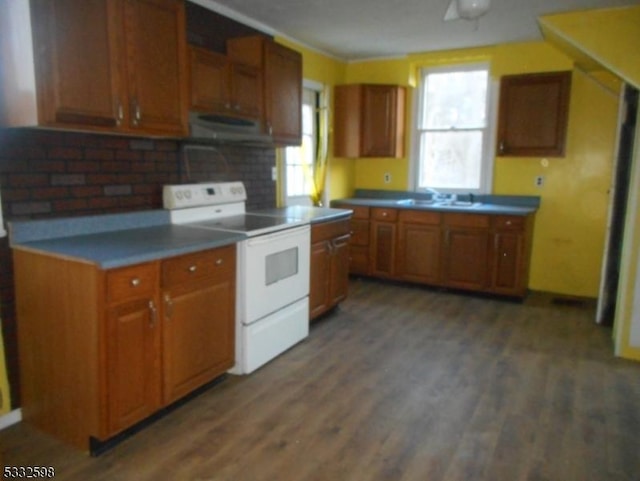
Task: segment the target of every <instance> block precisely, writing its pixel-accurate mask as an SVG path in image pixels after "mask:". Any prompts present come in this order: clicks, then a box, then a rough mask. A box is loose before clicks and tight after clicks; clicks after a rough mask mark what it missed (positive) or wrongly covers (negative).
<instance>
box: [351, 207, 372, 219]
mask: <svg viewBox="0 0 640 481" xmlns="http://www.w3.org/2000/svg"><path fill="white" fill-rule="evenodd" d="M348 208H349V209H352V210H353V215H352V218H354V219H368V218H369V210H370V209H369V207H363V206H354V205H350V206H349V207H348Z"/></svg>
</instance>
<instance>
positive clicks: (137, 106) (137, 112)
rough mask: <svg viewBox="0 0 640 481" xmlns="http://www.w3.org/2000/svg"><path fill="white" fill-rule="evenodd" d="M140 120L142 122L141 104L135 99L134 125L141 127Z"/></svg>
mask: <svg viewBox="0 0 640 481" xmlns="http://www.w3.org/2000/svg"><path fill="white" fill-rule="evenodd" d="M140 120H142V112H141V110H140V104H139V103H138V100H137V99H135V100H134V101H133V125H139V124H140Z"/></svg>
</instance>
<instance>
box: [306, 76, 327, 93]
mask: <svg viewBox="0 0 640 481" xmlns="http://www.w3.org/2000/svg"><path fill="white" fill-rule="evenodd" d="M302 88H303V89H308V90H313V91H315V92H322V91H323V90H324V84H323V83H320V82H318V81H317V80H311V79H306V78H305V79H302Z"/></svg>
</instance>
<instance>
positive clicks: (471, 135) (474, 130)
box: [415, 65, 491, 192]
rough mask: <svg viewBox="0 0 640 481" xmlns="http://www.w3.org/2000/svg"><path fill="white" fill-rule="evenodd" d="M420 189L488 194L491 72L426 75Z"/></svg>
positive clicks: (458, 69) (420, 109)
mask: <svg viewBox="0 0 640 481" xmlns="http://www.w3.org/2000/svg"><path fill="white" fill-rule="evenodd" d="M420 89H421V91H420V102H419V107H418V111H417V115H418V118H417V122H416V125H417V126H418V127H417V132H416V138H417V149H416V151H417V159H415V169H416V171H415V178H416V188H417V189H418V190H420V189H428V188H431V189H437V190H442V191H444V192H457V191H461V192H482V191H486V190H487V186H488V184H489V181H490V179H488V176H489V174H490V171H491V170H490V165H489V163H490V162H491V159H490V155H489V154H490V150H491V149H489V148H488V142H489V130H490V129H489V127H490V125H489V123H490V122H489V108H488V106H489V95H488V94H489V71H488V66H486V65H483V66H472V67H468V66H467V67H452V68H451V69H437V70H424V71H423V74H422V83H421V86H420Z"/></svg>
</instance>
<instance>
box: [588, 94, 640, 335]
mask: <svg viewBox="0 0 640 481" xmlns="http://www.w3.org/2000/svg"><path fill="white" fill-rule="evenodd" d="M637 116H638V89H636V88H635V87H633V86H631V85H626V86H625V88H624V91H623V93H622V98H621V106H620V117H619V118H620V127H619V134H618V146H617V155H616V160H615V165H614V172H613V179H612V184H611V191H612V199H611V205H610V208H609V226H608V230H607V232H608V235H607V239H606V241H605V252H604V259H603V267H602V280H601V282H600V295H599V296H598V309H597V313H596V322H597V323H598V324H602V325H604V326H612V325H613V320H614V318H615V314H616V299H617V294H618V282H619V278H620V260H621V255H622V239H623V237H624V223H625V217H626V212H627V199H628V197H629V186H630V185H629V184H630V177H631V164H632V156H633V146H634V141H635V131H636V124H637Z"/></svg>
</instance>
